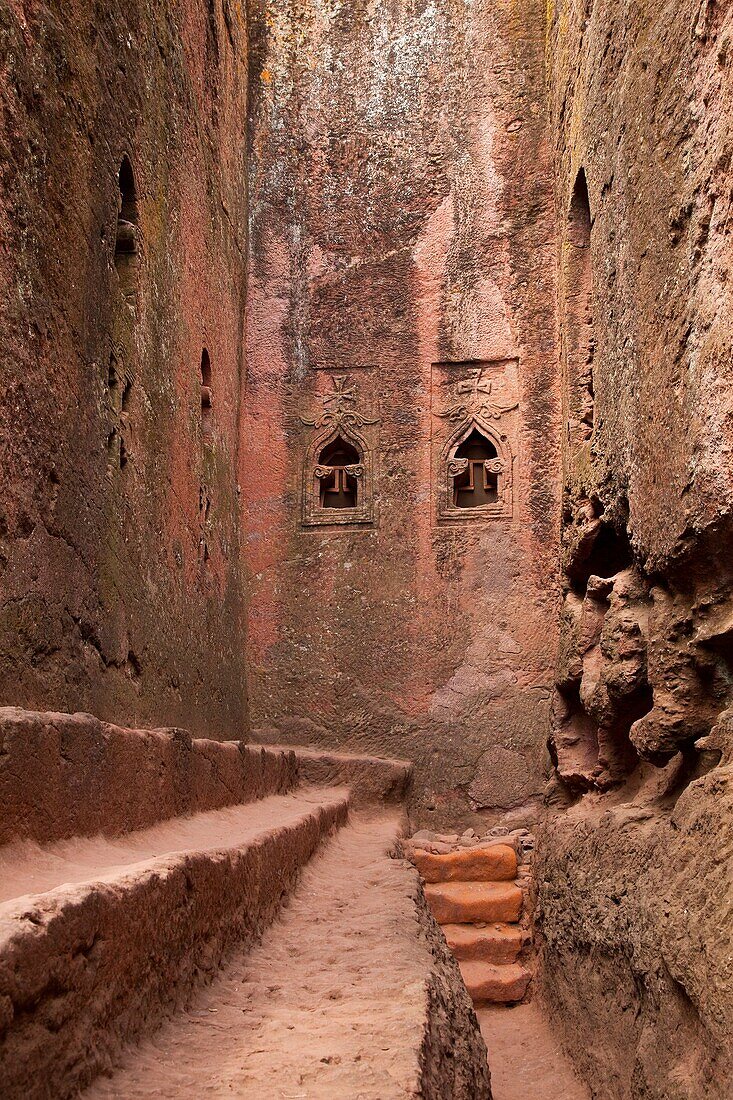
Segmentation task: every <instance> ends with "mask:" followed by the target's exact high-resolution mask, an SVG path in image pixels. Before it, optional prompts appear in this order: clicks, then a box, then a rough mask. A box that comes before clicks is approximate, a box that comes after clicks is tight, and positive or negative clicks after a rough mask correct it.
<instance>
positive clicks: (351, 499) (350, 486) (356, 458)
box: [318, 436, 361, 508]
mask: <svg viewBox="0 0 733 1100" xmlns="http://www.w3.org/2000/svg"><path fill="white" fill-rule="evenodd" d="M360 462H361V456H360V454H359V452H358V451H357V449H356V447H354V446H353V445H352V444H351V443H349V442H347V441H346V440H345V439H342V438H341V436H337V437H336V438H335V439H334V440H333V441H332V442H331V443H329V444H328V446H327V447H324V448H323V450H322V451H321V453H320V455H319V456H318V465H319V468H321V469H322V470H323V471H324V472H323V474H322V476H320V477H319V483H320V489H319V502H320V506H321V508H356V506H357V502H358V497H359V488H358V486H359V482H358V477H357V476H356V472H355V470H354V467H358V466H359V464H360ZM350 467H351V469H350ZM326 470H328V471H329V472H325V471H326Z"/></svg>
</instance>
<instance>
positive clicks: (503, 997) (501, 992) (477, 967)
mask: <svg viewBox="0 0 733 1100" xmlns="http://www.w3.org/2000/svg"><path fill="white" fill-rule="evenodd" d="M458 965H459V966H460V968H461V974H462V975H463V980H464V982H465V983H466V989H467V990H468V992H469V994H470V997H471V1000H472V1001H473V1002H474V1004H517V1003H518V1002H519V1001H522V1000H524V997H525V996H526V994H527V989H528V988H529V983H530V980H531V974H530V973H529V971H528V970H525V968H524V967H523V966H520V964H519V963H511V964H509V965H508V966H495V965H494V964H493V963H489V962H482V961H479V960H476V959H471V960H468V959H466V960H464V961H462V962H460V963H459V964H458Z"/></svg>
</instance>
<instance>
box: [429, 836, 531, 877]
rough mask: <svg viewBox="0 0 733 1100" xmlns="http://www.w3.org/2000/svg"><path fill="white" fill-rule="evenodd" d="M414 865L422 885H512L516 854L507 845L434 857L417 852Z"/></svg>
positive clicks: (469, 849)
mask: <svg viewBox="0 0 733 1100" xmlns="http://www.w3.org/2000/svg"><path fill="white" fill-rule="evenodd" d="M413 859H414V863H415V866H416V867H417V869H418V871H419V872H420V874H421V875H422V877H423V878H424V879H425V881H426V882H513V881H514V879H515V878H516V877H517V854H516V852H515V851H514V849H513V848H510V847H509V846H508V845H507V844H494V845H492V846H491V847H489V848H464V849H463V851H460V852H448V853H447V854H446V855H434V854H433V853H432V852H425V851H421V850H419V849H418V850H417V851H416V852H415V854H414V856H413Z"/></svg>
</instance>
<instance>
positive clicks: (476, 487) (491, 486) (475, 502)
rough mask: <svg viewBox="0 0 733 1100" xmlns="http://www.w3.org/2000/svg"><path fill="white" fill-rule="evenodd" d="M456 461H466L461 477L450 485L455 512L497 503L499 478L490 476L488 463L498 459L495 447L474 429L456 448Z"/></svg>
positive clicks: (494, 475) (496, 475)
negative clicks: (457, 509)
mask: <svg viewBox="0 0 733 1100" xmlns="http://www.w3.org/2000/svg"><path fill="white" fill-rule="evenodd" d="M455 457H456V458H457V459H466V460H467V461H468V465H467V467H466V470H465V472H464V473H462V474H459V476H458V477H456V478H455V480H454V482H453V504H454V506H455V507H456V508H480V507H481V506H482V505H484V504H495V503H496V501H497V500H498V499H499V491H498V477H499V475H498V474H496V473H491V472H490V471H489V470H488V469H487V467H486V464H487V462H491V461H492V459H495V458H497V457H498V455H497V453H496V447H495V446H494V445H493V443H491V442H490V441H489V440H488V439H487V438H486V436H485V435H483V434H482V433H481V432H480V431H479V430H478V429H477V428H474V429H473V431H472V432H471V434H470V435H469V436H468V438H467V439H465V440H464V441H463V443H461V445H460V447H457V448H456V452H455Z"/></svg>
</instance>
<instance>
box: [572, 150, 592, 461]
mask: <svg viewBox="0 0 733 1100" xmlns="http://www.w3.org/2000/svg"><path fill="white" fill-rule="evenodd" d="M566 240H567V245H568V247H567V250H566V255H565V265H564V299H565V303H564V305H565V308H564V313H565V319H564V320H565V323H564V342H565V358H566V365H567V384H568V399H569V407H568V419H569V423H568V433H569V439H570V443H571V445H572V446H573V449H577V448H578V447H581V446H582V445H583V444H584V443H586V442H587V441H588V440H589V439H590V438H591V436H592V434H593V426H594V421H595V389H594V384H593V359H594V356H595V332H594V318H593V269H592V266H591V211H590V200H589V197H588V182H587V180H586V176H585V171H584V170H583V169H582V168H581V169H580V171H579V172H578V175H577V177H576V180H575V186H574V187H573V194H572V197H571V200H570V207H569V209H568V219H567V229H566Z"/></svg>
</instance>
